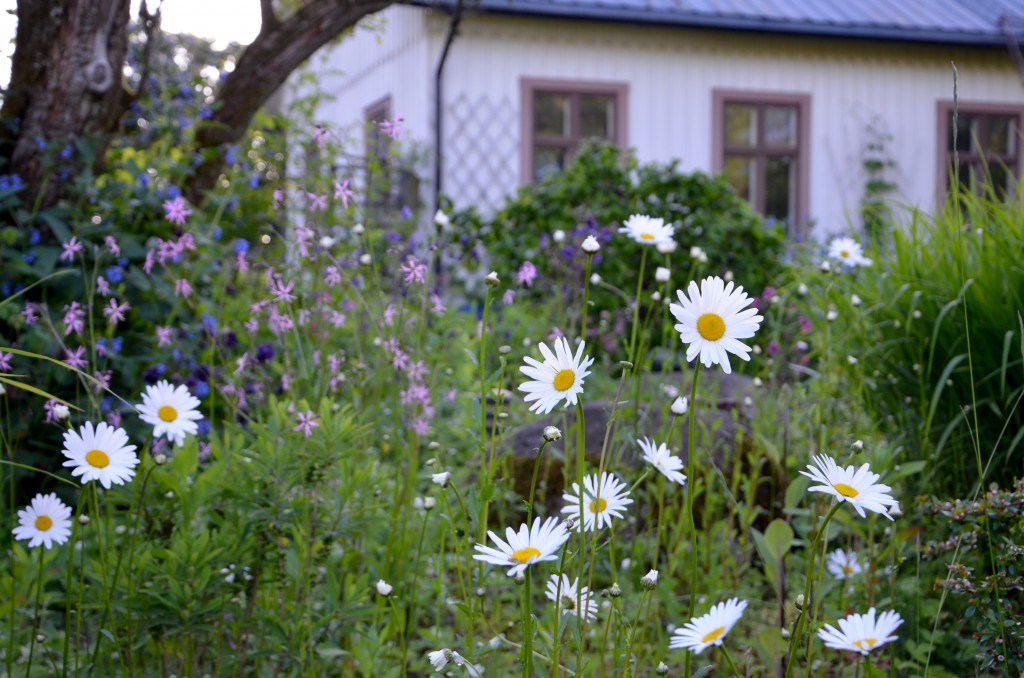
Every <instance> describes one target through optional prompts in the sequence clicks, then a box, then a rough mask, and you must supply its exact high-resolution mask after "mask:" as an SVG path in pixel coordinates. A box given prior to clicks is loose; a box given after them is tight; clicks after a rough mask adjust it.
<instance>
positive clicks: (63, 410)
mask: <svg viewBox="0 0 1024 678" xmlns="http://www.w3.org/2000/svg"><path fill="white" fill-rule="evenodd" d="M69 416H71V410H70V409H68V406H67V405H62V404H60V403H57V404H56V405H54V406H53V418H54V419H57V420H58V421H59V420H61V419H67V418H68V417H69Z"/></svg>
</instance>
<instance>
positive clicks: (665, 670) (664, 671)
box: [654, 662, 668, 676]
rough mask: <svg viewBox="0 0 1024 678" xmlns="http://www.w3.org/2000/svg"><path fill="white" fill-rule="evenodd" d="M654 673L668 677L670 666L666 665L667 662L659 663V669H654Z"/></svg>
mask: <svg viewBox="0 0 1024 678" xmlns="http://www.w3.org/2000/svg"><path fill="white" fill-rule="evenodd" d="M654 672H655V673H657V674H658V675H659V676H667V675H668V664H666V663H665V662H658V668H656V669H654Z"/></svg>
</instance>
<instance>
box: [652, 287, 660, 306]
mask: <svg viewBox="0 0 1024 678" xmlns="http://www.w3.org/2000/svg"><path fill="white" fill-rule="evenodd" d="M651 301H653V302H655V303H657V302H659V301H661V292H658V291H657V290H655V291H654V292H652V293H651Z"/></svg>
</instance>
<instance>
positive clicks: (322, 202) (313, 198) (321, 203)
mask: <svg viewBox="0 0 1024 678" xmlns="http://www.w3.org/2000/svg"><path fill="white" fill-rule="evenodd" d="M306 197H307V198H309V211H310V212H319V211H321V210H325V209H327V194H326V193H324V194H323V195H317V194H316V193H306Z"/></svg>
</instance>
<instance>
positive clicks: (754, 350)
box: [752, 344, 761, 355]
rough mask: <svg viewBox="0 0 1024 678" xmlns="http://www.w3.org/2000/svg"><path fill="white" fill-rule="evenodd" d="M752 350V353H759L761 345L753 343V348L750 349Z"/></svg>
mask: <svg viewBox="0 0 1024 678" xmlns="http://www.w3.org/2000/svg"><path fill="white" fill-rule="evenodd" d="M752 351H753V353H754V355H761V347H760V346H758V345H757V344H754V348H753V349H752Z"/></svg>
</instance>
